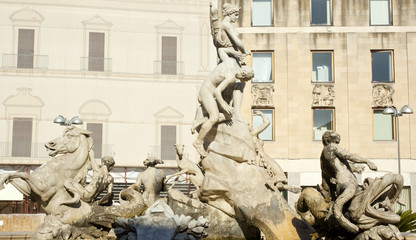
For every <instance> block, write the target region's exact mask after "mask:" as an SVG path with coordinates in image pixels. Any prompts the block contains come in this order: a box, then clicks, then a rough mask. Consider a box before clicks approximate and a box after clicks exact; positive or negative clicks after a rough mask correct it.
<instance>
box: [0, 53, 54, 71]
mask: <svg viewBox="0 0 416 240" xmlns="http://www.w3.org/2000/svg"><path fill="white" fill-rule="evenodd" d="M48 66H49V56H47V55H28V54H7V53H5V54H3V68H19V69H48Z"/></svg>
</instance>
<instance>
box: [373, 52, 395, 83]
mask: <svg viewBox="0 0 416 240" xmlns="http://www.w3.org/2000/svg"><path fill="white" fill-rule="evenodd" d="M375 52H390V53H391V81H390V82H382V81H374V80H373V53H375ZM370 63H371V82H372V83H395V81H396V78H395V64H394V50H393V49H371V50H370Z"/></svg>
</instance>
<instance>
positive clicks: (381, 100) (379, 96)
mask: <svg viewBox="0 0 416 240" xmlns="http://www.w3.org/2000/svg"><path fill="white" fill-rule="evenodd" d="M393 95H394V88H393V86H391V85H389V84H375V85H374V86H373V107H388V106H392V105H393Z"/></svg>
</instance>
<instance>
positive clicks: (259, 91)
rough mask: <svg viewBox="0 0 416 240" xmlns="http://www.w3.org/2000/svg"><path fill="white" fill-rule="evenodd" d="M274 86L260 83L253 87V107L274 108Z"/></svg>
mask: <svg viewBox="0 0 416 240" xmlns="http://www.w3.org/2000/svg"><path fill="white" fill-rule="evenodd" d="M273 92H274V84H267V83H260V84H253V85H251V96H252V99H253V103H252V105H253V106H261V107H270V106H273V99H272V97H273Z"/></svg>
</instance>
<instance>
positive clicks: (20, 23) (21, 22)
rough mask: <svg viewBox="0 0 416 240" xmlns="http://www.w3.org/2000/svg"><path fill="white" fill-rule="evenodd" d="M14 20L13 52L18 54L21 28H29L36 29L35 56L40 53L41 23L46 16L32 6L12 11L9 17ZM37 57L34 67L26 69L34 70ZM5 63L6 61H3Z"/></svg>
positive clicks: (34, 38) (34, 40) (34, 39)
mask: <svg viewBox="0 0 416 240" xmlns="http://www.w3.org/2000/svg"><path fill="white" fill-rule="evenodd" d="M9 19H10V20H11V21H12V25H13V32H12V52H11V53H12V54H16V55H17V54H18V48H19V30H20V29H27V30H33V31H34V37H33V56H35V55H40V47H41V44H40V40H41V38H40V36H41V34H40V32H41V25H42V22H43V21H44V20H45V18H44V17H43V16H42V15H41V14H40V13H39V12H38V11H36V10H33V9H31V8H28V7H26V8H22V9H19V10H17V11H15V12H14V13H12V14H11V15H10V17H9ZM36 61H37V59H36V58H34V59H33V67H32V68H24V69H25V70H32V71H33V70H34V69H36V67H35V66H37V62H36ZM3 64H4V63H3ZM16 66H17V58H16Z"/></svg>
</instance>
